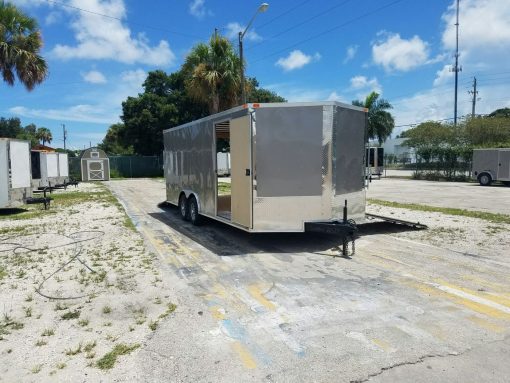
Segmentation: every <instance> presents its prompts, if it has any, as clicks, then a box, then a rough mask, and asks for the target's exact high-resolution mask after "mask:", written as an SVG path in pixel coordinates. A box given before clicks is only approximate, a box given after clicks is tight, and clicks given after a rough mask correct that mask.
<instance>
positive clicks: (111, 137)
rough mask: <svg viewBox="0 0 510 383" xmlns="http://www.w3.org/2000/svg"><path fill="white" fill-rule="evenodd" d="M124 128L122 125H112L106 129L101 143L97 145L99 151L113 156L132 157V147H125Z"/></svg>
mask: <svg viewBox="0 0 510 383" xmlns="http://www.w3.org/2000/svg"><path fill="white" fill-rule="evenodd" d="M125 130H126V127H125V125H124V124H113V125H111V126H110V127H109V128H108V131H107V132H106V136H105V138H104V139H103V142H102V143H100V144H99V145H98V147H99V149H102V150H104V151H105V152H106V153H108V154H115V155H132V154H134V149H133V146H132V145H129V146H127V147H126V146H125V141H126V140H125V139H124V134H125Z"/></svg>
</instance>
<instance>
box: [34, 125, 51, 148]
mask: <svg viewBox="0 0 510 383" xmlns="http://www.w3.org/2000/svg"><path fill="white" fill-rule="evenodd" d="M35 136H36V138H37V139H38V140H39V141H41V142H42V144H43V145H44V144H45V143H46V142H47V143H48V144H51V141H52V140H53V136H52V135H51V131H50V130H49V129H48V128H44V127H41V128H38V129H37V132H36V133H35Z"/></svg>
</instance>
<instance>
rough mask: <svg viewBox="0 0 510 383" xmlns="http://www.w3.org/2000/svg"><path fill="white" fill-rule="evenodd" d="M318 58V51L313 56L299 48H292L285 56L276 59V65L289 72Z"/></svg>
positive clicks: (319, 57) (319, 56)
mask: <svg viewBox="0 0 510 383" xmlns="http://www.w3.org/2000/svg"><path fill="white" fill-rule="evenodd" d="M320 59H321V55H320V54H319V53H315V54H314V55H313V56H309V55H306V54H304V53H303V52H301V51H300V50H294V51H292V52H290V53H289V55H288V56H287V57H286V58H280V59H278V61H277V62H276V65H277V66H279V67H281V68H283V70H284V71H286V72H289V71H291V70H294V69H300V68H302V67H304V66H305V65H307V64H310V63H311V62H313V61H318V60H320Z"/></svg>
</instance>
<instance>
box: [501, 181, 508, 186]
mask: <svg viewBox="0 0 510 383" xmlns="http://www.w3.org/2000/svg"><path fill="white" fill-rule="evenodd" d="M501 182H502V183H503V185H505V186H510V181H501Z"/></svg>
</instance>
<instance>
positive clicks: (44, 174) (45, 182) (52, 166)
mask: <svg viewBox="0 0 510 383" xmlns="http://www.w3.org/2000/svg"><path fill="white" fill-rule="evenodd" d="M30 154H31V163H32V187H33V188H41V187H45V186H55V185H61V184H64V183H66V182H67V181H69V160H68V158H67V157H68V156H67V153H57V152H44V151H38V150H32V152H31V153H30Z"/></svg>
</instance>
